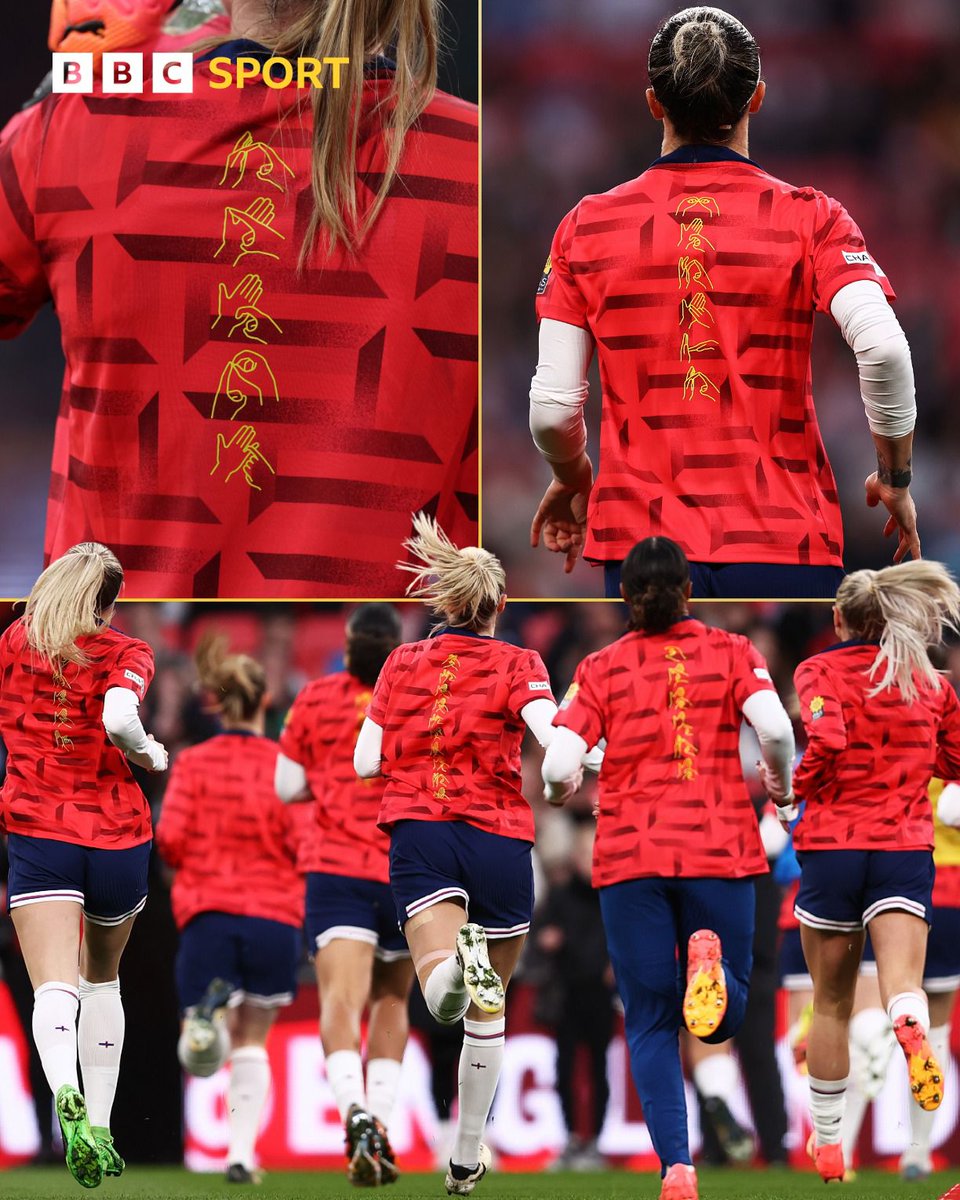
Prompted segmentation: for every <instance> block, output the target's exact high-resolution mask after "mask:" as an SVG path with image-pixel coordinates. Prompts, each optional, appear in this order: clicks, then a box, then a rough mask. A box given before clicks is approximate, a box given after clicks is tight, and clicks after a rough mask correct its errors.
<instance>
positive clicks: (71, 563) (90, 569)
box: [23, 542, 123, 666]
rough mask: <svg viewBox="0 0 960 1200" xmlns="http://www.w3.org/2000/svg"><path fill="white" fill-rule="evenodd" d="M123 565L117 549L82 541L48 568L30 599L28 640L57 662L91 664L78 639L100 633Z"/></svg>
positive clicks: (26, 619) (26, 616)
mask: <svg viewBox="0 0 960 1200" xmlns="http://www.w3.org/2000/svg"><path fill="white" fill-rule="evenodd" d="M122 584H123V568H122V567H121V566H120V563H119V562H118V560H117V557H116V555H115V554H114V553H113V551H112V550H108V549H107V547H106V546H101V545H100V543H99V542H81V543H80V544H79V545H78V546H74V547H73V548H72V549H70V550H68V551H67V552H66V554H64V555H63V557H62V558H58V559H57V560H56V562H52V563H51V564H50V566H49V567H47V569H46V570H45V571H44V572H43V574H42V575H41V576H40V578H39V579H38V580H37V582H36V583H35V584H34V585H33V590H32V591H31V592H30V595H29V597H28V598H27V605H26V609H25V611H24V616H23V621H24V625H25V627H26V631H27V644H28V645H29V646H30V647H32V649H34V650H36V652H37V653H38V654H39V655H40V656H41V657H42V658H45V659H46V660H47V661H48V662H50V663H51V664H52V665H54V666H57V665H58V664H61V663H65V662H71V663H76V664H77V665H79V666H86V664H87V662H88V661H89V660H88V659H87V656H86V655H85V654H84V653H83V651H82V650H81V649H80V647H79V646H78V645H77V639H78V638H81V637H84V636H85V635H88V634H91V633H96V632H97V629H98V628H99V626H100V624H101V620H100V618H101V616H102V614H103V613H105V612H106V611H107V610H108V609H109V608H110V607H111V605H112V604H113V603H114V601H115V600H116V598H117V596H118V595H119V594H120V588H121V586H122Z"/></svg>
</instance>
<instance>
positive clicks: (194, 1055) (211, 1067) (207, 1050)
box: [177, 1009, 230, 1079]
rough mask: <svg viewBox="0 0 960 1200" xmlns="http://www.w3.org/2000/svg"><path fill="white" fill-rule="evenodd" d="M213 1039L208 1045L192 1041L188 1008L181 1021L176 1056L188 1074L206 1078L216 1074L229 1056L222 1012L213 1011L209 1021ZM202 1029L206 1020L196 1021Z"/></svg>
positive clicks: (226, 1031)
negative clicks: (181, 1027) (181, 1025)
mask: <svg viewBox="0 0 960 1200" xmlns="http://www.w3.org/2000/svg"><path fill="white" fill-rule="evenodd" d="M211 1024H212V1026H213V1032H214V1035H215V1036H214V1040H213V1042H212V1043H210V1044H209V1045H205V1046H204V1045H199V1044H195V1043H194V1021H193V1016H192V1010H191V1009H188V1010H187V1013H186V1016H185V1017H184V1021H183V1029H182V1031H181V1033H180V1040H179V1041H178V1042H177V1058H178V1059H179V1060H180V1066H181V1067H183V1069H184V1070H185V1071H186V1072H187V1074H188V1075H196V1076H198V1077H199V1078H200V1079H207V1078H208V1077H209V1076H211V1075H216V1073H217V1072H218V1071H219V1070H220V1068H221V1067H222V1066H223V1064H224V1063H225V1062H226V1061H227V1059H228V1058H229V1057H230V1033H229V1031H228V1029H227V1021H226V1016H225V1014H224V1013H222V1012H221V1013H215V1014H214V1017H213V1020H212V1022H211ZM197 1025H198V1026H199V1027H200V1028H201V1030H202V1031H205V1030H206V1027H207V1026H206V1022H205V1021H204V1022H197Z"/></svg>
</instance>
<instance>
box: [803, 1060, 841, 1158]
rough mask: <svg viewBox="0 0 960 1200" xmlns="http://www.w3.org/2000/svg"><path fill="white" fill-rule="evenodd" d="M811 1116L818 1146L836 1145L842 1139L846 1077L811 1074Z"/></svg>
mask: <svg viewBox="0 0 960 1200" xmlns="http://www.w3.org/2000/svg"><path fill="white" fill-rule="evenodd" d="M809 1084H810V1116H811V1117H812V1118H813V1128H814V1130H815V1132H816V1135H817V1145H818V1146H835V1145H836V1144H837V1142H839V1141H840V1126H841V1122H842V1121H843V1108H844V1099H845V1097H846V1091H847V1081H846V1079H814V1077H813V1076H812V1075H811V1076H809Z"/></svg>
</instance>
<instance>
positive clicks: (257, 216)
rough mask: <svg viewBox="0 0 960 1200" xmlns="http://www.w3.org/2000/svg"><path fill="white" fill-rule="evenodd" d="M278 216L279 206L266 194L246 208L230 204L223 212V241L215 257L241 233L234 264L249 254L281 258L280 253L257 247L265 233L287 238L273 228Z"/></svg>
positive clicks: (282, 240)
mask: <svg viewBox="0 0 960 1200" xmlns="http://www.w3.org/2000/svg"><path fill="white" fill-rule="evenodd" d="M276 217H277V206H276V205H275V204H274V202H273V201H272V200H270V199H269V198H268V197H266V196H258V197H257V198H256V200H254V201H252V202H251V203H250V204H249V205H248V206H247V207H246V208H244V209H241V208H234V207H233V206H232V205H229V206H228V207H227V209H226V211H225V212H224V214H223V241H222V242H221V243H220V247H219V249H218V250H217V252H216V254H214V256H213V257H214V258H219V257H220V255H221V254H222V252H223V251H224V250H225V249H226V246H227V243H228V242H229V241H230V239H231V238H235V237H236V236H237V235H238V234H239V235H240V253H239V254H238V255H237V257H236V258H235V259H234V260H233V265H234V266H236V265H237V263H239V262H240V260H241V259H243V258H245V257H246V256H247V255H248V254H259V255H262V256H263V257H265V258H279V257H280V256H279V254H274V253H273V252H272V251H270V250H258V249H256V246H257V239H258V238H259V237H260V235H261V234H263V233H268V234H270V235H271V236H273V237H275V238H279V239H280V241H281V242H285V241H286V240H287V239H286V238H285V237H284V236H283V234H282V233H280V232H279V231H278V230H276V229H274V228H273V222H274V221H275V220H276Z"/></svg>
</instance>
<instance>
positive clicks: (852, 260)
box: [843, 250, 873, 267]
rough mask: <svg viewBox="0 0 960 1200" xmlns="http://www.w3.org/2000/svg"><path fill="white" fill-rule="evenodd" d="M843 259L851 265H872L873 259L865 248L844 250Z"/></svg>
mask: <svg viewBox="0 0 960 1200" xmlns="http://www.w3.org/2000/svg"><path fill="white" fill-rule="evenodd" d="M843 260H844V262H845V263H847V264H848V265H849V266H851V267H855V266H863V267H872V266H873V259H872V258H871V257H870V255H869V254H868V253H867V252H866V250H844V251H843Z"/></svg>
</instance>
